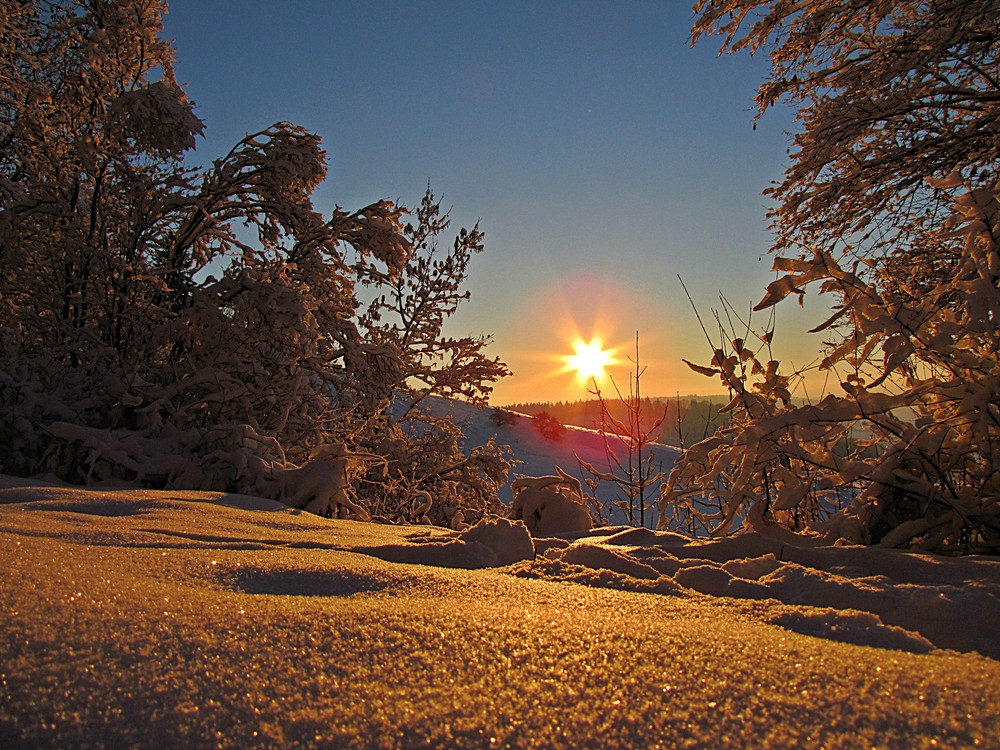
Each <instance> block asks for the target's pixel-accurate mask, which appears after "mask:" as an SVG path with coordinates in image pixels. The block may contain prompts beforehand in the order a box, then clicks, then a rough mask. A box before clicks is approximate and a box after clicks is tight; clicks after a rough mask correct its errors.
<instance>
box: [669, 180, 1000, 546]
mask: <svg viewBox="0 0 1000 750" xmlns="http://www.w3.org/2000/svg"><path fill="white" fill-rule="evenodd" d="M934 185H935V186H936V187H937V189H941V190H953V191H957V197H956V211H955V213H954V215H953V216H952V218H951V220H949V222H948V223H947V225H946V226H945V227H944V229H943V230H942V232H941V233H940V235H939V236H940V240H941V241H942V242H957V243H958V246H959V247H960V250H959V252H958V261H957V262H956V264H955V266H954V272H953V274H952V275H951V276H949V277H947V278H945V279H944V280H942V281H940V282H939V283H937V284H934V285H933V286H932V287H931V288H929V289H928V288H924V289H921V291H920V293H919V294H912V295H907V294H906V288H905V287H903V286H898V285H882V286H881V287H880V286H879V285H878V283H877V282H878V273H879V270H880V269H879V267H878V266H877V264H873V265H875V266H876V267H875V273H874V274H867V276H869V278H867V279H866V278H865V276H866V274H864V273H863V270H862V269H864V268H867V266H865V265H863V264H860V263H857V262H855V263H854V264H853V266H852V268H850V269H845V268H844V267H843V266H842V265H841V262H840V261H838V260H837V259H835V258H834V257H833V256H832V254H831V253H830V252H819V253H817V254H816V256H815V257H813V258H812V259H811V260H792V259H782V258H779V259H778V260H777V261H776V263H775V265H776V267H777V268H778V269H779V270H781V271H782V272H783V275H782V276H781V277H780V278H778V279H777V280H776V281H775V282H773V283H772V284H771V285H770V287H769V288H768V291H767V294H766V295H765V297H764V299H763V300H762V301H761V302H760V304H759V305H758V306H757V309H765V308H768V307H770V306H772V305H774V304H777V303H778V302H779V301H781V300H782V299H784V298H785V297H787V296H788V295H789V294H792V293H801V291H802V290H804V289H805V288H806V287H807V286H808V285H810V284H817V285H819V287H820V290H821V293H825V294H833V295H835V296H836V297H837V299H838V304H837V306H836V310H835V312H834V314H833V315H832V316H831V318H830V319H829V320H828V321H827V322H826V323H824V324H823V325H822V326H820V327H819V328H818V329H817V330H827V329H829V328H830V327H832V326H835V325H836V326H840V327H841V328H842V329H844V330H846V331H847V332H848V333H847V335H845V336H844V339H843V342H842V343H841V344H840V346H838V347H836V348H835V349H833V350H832V351H830V352H829V354H828V355H827V357H826V358H825V359H824V361H823V362H822V364H821V367H822V368H824V369H828V370H830V371H831V372H833V373H835V374H837V375H840V376H841V378H842V383H841V386H842V389H843V395H839V396H838V395H833V394H831V395H828V396H827V397H826V398H824V399H823V400H822V401H820V402H819V403H817V404H809V405H804V406H801V405H799V406H796V405H793V404H792V402H791V398H790V393H789V379H788V378H786V377H784V376H781V375H780V374H779V372H778V363H777V362H776V361H774V360H770V361H768V362H767V363H766V364H762V363H761V362H759V361H758V359H757V355H756V354H755V353H754V351H752V350H751V349H750V347H749V346H747V345H746V344H745V343H744V342H743V341H741V340H736V341H734V342H733V345H732V351H731V352H725V351H723V350H718V351H716V353H715V357H714V359H713V361H712V363H711V366H710V367H696V369H697V370H699V371H700V372H703V373H705V374H708V375H718V376H719V377H720V378H721V380H722V382H723V383H724V384H725V385H726V386H727V387H728V388H730V389H731V391H732V392H733V393H734V394H735V396H734V398H733V401H732V403H731V404H730V405H729V407H728V411H729V412H730V414H731V418H732V422H731V425H730V426H729V427H728V428H726V429H723V430H720V431H719V432H717V433H716V434H715V435H714V436H712V437H711V438H709V439H708V440H705V441H703V442H701V443H698V444H697V445H695V446H693V447H692V448H691V449H689V450H688V451H687V452H686V453H685V454H684V456H683V457H682V458H681V459H680V460H679V461H678V462H677V464H676V466H675V468H674V470H673V471H672V472H671V474H670V477H669V480H668V486H667V488H666V490H665V493H664V497H663V500H662V501H661V509H662V510H664V511H666V509H667V508H668V507H670V508H672V509H673V511H674V515H675V517H676V518H678V519H680V522H681V523H682V524H685V525H687V526H688V527H689V528H694V529H697V530H706V531H709V532H710V533H713V534H719V533H726V532H727V531H729V530H730V529H732V528H734V527H738V526H739V525H740V524H742V523H749V524H750V525H752V526H754V528H756V529H758V530H764V527H765V526H766V525H768V524H770V523H778V524H780V525H782V526H786V527H789V528H791V529H795V530H804V529H807V528H809V529H811V530H813V531H816V532H823V533H827V534H828V535H830V536H831V537H832V538H844V539H848V540H850V541H854V542H862V543H881V544H883V545H887V546H899V545H910V546H919V547H922V548H928V549H933V550H938V551H960V552H970V551H979V552H993V553H995V552H997V551H1000V449H998V446H1000V329H998V327H997V323H996V321H997V319H998V315H1000V288H998V284H997V278H998V271H1000V253H998V245H997V238H998V237H1000V199H998V196H1000V186H997V187H994V188H993V189H989V190H984V189H975V190H973V189H969V188H968V186H964V187H963V186H962V181H961V179H960V178H959V177H958V176H957V175H955V176H952V177H951V178H948V179H945V180H935V181H934ZM768 341H769V337H768Z"/></svg>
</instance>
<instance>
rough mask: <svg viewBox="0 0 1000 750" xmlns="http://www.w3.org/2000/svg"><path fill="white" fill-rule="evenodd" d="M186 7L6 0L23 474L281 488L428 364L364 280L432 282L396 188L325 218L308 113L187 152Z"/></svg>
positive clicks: (18, 466) (12, 340)
mask: <svg viewBox="0 0 1000 750" xmlns="http://www.w3.org/2000/svg"><path fill="white" fill-rule="evenodd" d="M164 11H165V3H164V2H162V1H161V0H116V1H115V2H108V1H107V0H58V1H56V0H53V1H52V2H43V1H42V0H36V1H35V2H23V1H22V0H0V146H2V147H0V435H2V436H3V441H4V444H5V445H6V446H8V450H6V451H5V452H4V455H3V457H2V458H0V470H3V471H7V472H13V473H19V474H33V473H40V472H53V473H56V474H58V475H60V476H62V477H64V478H68V479H73V480H86V479H91V478H104V477H109V476H116V477H121V478H127V479H136V480H141V481H145V482H149V483H154V484H158V485H167V486H189V487H190V486H198V487H203V488H207V487H216V488H220V489H241V490H245V491H263V489H266V488H268V487H277V486H278V485H280V484H281V482H278V480H277V479H276V477H278V476H279V475H280V476H282V477H286V478H287V476H297V475H289V474H287V472H288V471H291V470H292V469H293V468H294V466H295V465H296V464H305V463H306V462H308V461H310V459H312V458H314V457H315V456H317V455H319V454H322V455H327V454H330V449H329V448H328V446H331V445H334V446H340V448H338V450H339V451H340V453H338V455H340V454H341V453H342V454H343V455H345V456H346V455H348V454H349V455H351V456H367V455H369V453H367V452H366V451H365V446H364V444H363V443H364V442H365V439H366V436H367V435H369V434H370V433H371V431H372V429H373V427H372V425H373V422H374V421H375V417H376V415H377V414H378V409H377V408H376V407H375V405H377V404H384V403H385V401H386V399H388V398H390V397H391V396H392V395H393V393H394V391H393V389H394V388H395V387H396V385H397V384H398V383H399V382H400V378H401V377H402V378H403V379H404V380H405V379H406V378H408V377H409V376H410V375H411V374H414V373H411V372H408V371H407V370H406V369H405V361H404V360H403V359H401V357H402V355H403V354H405V353H406V352H407V351H408V350H407V348H406V347H394V346H390V345H388V344H387V342H386V341H385V340H383V339H381V338H379V337H378V336H375V335H374V331H373V330H372V329H371V328H370V327H368V326H367V325H365V326H360V327H359V322H360V321H359V318H358V315H357V309H358V306H359V301H358V295H357V293H356V287H357V282H358V277H359V274H360V276H361V280H362V281H366V282H367V281H369V280H370V279H371V278H373V277H375V276H376V275H377V276H378V278H379V279H380V280H381V281H382V283H385V284H389V285H397V286H399V285H401V284H404V283H411V282H402V281H401V280H400V279H401V277H402V276H403V275H405V274H408V273H413V272H414V269H415V268H418V267H419V266H415V265H414V264H415V263H416V261H415V259H414V258H415V255H414V253H415V249H417V250H419V249H420V247H419V242H417V238H416V237H414V236H412V232H411V231H410V230H408V229H407V227H406V226H405V225H404V217H405V215H406V210H405V209H404V208H402V207H398V206H395V205H393V204H392V203H389V202H387V201H378V202H375V203H373V204H371V205H369V206H367V207H365V208H362V209H360V210H357V211H346V210H343V209H341V208H340V207H339V206H338V207H336V208H335V209H334V210H333V212H332V213H331V215H330V216H329V217H324V216H323V215H321V214H320V213H319V212H318V211H317V210H316V209H315V208H314V207H313V204H312V197H311V196H312V193H313V190H314V189H315V188H316V187H317V186H318V185H319V184H320V183H321V182H322V181H323V180H324V179H325V177H326V155H325V153H324V151H323V150H322V147H321V142H320V138H319V137H318V136H316V135H314V134H311V133H309V132H307V131H305V130H304V129H302V128H300V127H296V126H294V125H291V124H289V123H284V122H279V123H276V124H275V125H273V126H271V127H269V128H266V129H264V130H262V131H260V132H256V133H253V134H249V135H247V136H246V137H245V138H243V139H242V140H241V141H240V142H239V143H238V144H236V146H235V147H233V148H232V149H231V150H230V151H229V152H228V153H227V154H225V155H224V156H222V157H220V158H218V159H216V160H214V161H213V162H212V164H211V166H209V167H207V168H188V167H185V165H184V164H183V163H182V157H183V156H184V154H185V152H186V151H188V150H190V149H191V148H192V147H193V145H194V143H195V138H196V137H197V136H198V135H199V134H200V133H201V132H202V129H203V124H202V123H201V121H200V120H199V119H198V118H197V117H196V116H195V115H194V113H193V109H192V104H191V102H190V101H189V100H188V99H187V96H186V94H185V92H184V91H183V90H182V88H181V87H180V86H179V85H178V84H177V82H176V80H175V78H174V73H173V67H172V60H173V51H172V48H171V46H170V44H169V43H167V42H164V41H163V40H162V39H161V38H160V33H161V31H162V26H161V17H162V14H163V13H164ZM476 241H477V242H478V239H477V240H476ZM359 269H361V270H359ZM463 270H464V269H463ZM436 283H440V284H446V281H445V280H444V278H443V277H438V278H435V279H430V280H428V281H427V282H426V284H427V288H428V292H427V294H436V293H437V291H438V289H437V287H435V284H436ZM452 291H453V290H450V291H449V292H448V293H452ZM451 309H452V308H444V309H442V308H435V313H434V315H437V316H438V318H440V317H441V316H442V315H443V316H445V317H446V316H447V315H448V314H450V311H451ZM423 314H424V310H421V309H418V310H414V311H413V316H412V318H411V326H412V328H413V329H414V330H419V331H420V332H421V333H420V335H421V336H423V337H424V340H429V339H430V338H432V337H433V334H432V333H428V332H427V329H426V327H425V322H424V320H423V319H422V318H421V316H422V315H423ZM427 314H428V315H431V313H429V312H428V313H427ZM438 318H435V320H437V319H438ZM505 372H506V371H505V369H504V368H503V367H502V365H500V364H499V363H497V368H496V370H495V373H494V376H495V377H499V376H500V375H502V374H505ZM465 375H467V376H468V378H469V379H468V380H466V381H465V382H464V383H463V382H461V379H462V377H463V376H465ZM476 377H477V374H476V373H470V372H456V373H455V376H454V379H453V380H452V381H451V383H450V387H451V389H452V390H451V391H450V392H456V393H464V392H465V391H466V390H467V389H470V388H471V389H473V390H474V389H475V388H476V387H477V386H476V385H469V383H472V382H483V379H482V378H481V379H480V381H475V378H476ZM484 377H485V379H487V380H488V378H489V376H484ZM445 392H448V391H445ZM324 446H327V448H324ZM411 447H412V446H411ZM321 448H322V449H324V450H325V451H326V453H323V451H322V450H321ZM413 450H415V451H417V452H419V448H418V447H413ZM331 455H332V454H331ZM327 463H330V465H331V466H334V464H336V467H337V471H338V472H339V474H338V476H340V474H345V472H344V470H343V467H342V466H341V464H343V463H344V462H343V461H340V463H337V462H335V461H334V462H329V461H328V462H327ZM376 463H378V462H376ZM311 465H312V464H311ZM319 465H320V464H315V466H319ZM310 471H311V473H310V472H306V474H308V475H309V477H310V481H313V480H315V476H314V475H316V474H317V471H318V470H310ZM303 476H305V474H303ZM345 476H346V474H345ZM337 481H338V482H340V483H341V484H342V483H343V482H342V480H341V479H338V480H337ZM262 488H263V489H262ZM291 494H295V493H294V492H292V493H291ZM338 496H339V495H338ZM351 502H352V503H353V502H354V501H353V500H352V501H351ZM340 505H342V506H344V507H347V506H346V503H340Z"/></svg>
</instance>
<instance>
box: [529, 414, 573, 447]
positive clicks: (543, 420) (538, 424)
mask: <svg viewBox="0 0 1000 750" xmlns="http://www.w3.org/2000/svg"><path fill="white" fill-rule="evenodd" d="M531 426H532V427H534V428H535V429H536V430H537V431H538V434H539V435H541V436H542V437H543V438H545V439H546V440H551V441H552V442H553V443H559V442H562V440H563V438H564V437H565V436H566V427H565V425H563V424H562V422H560V421H559V420H558V419H556V418H555V417H553V416H552V415H551V414H549V413H548V412H547V411H543V412H539V413H538V414H536V415H535V416H533V417H532V418H531Z"/></svg>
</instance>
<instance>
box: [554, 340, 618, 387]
mask: <svg viewBox="0 0 1000 750" xmlns="http://www.w3.org/2000/svg"><path fill="white" fill-rule="evenodd" d="M573 350H574V352H575V353H574V354H570V355H567V356H565V357H563V360H564V361H565V362H566V370H567V371H570V372H572V371H574V370H575V371H576V376H577V379H579V380H580V382H581V383H582V382H585V381H588V380H591V379H593V380H603V379H604V377H605V376H606V375H607V372H606V368H607V367H608V366H609V365H613V364H614V363H615V358H614V356H613V354H612V352H611V351H609V350H607V349H604V348H603V342H602V341H601V340H600V339H591V340H590V341H583V340H581V339H577V340H576V342H575V343H574V344H573Z"/></svg>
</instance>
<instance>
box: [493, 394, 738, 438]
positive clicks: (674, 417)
mask: <svg viewBox="0 0 1000 750" xmlns="http://www.w3.org/2000/svg"><path fill="white" fill-rule="evenodd" d="M727 403H729V398H728V397H726V396H674V397H670V398H644V399H643V400H642V410H641V415H642V421H643V424H644V425H646V424H649V425H652V424H654V423H655V422H656V420H658V419H659V418H660V417H662V416H663V414H664V410H666V418H665V419H664V420H663V424H662V425H661V426H660V430H659V435H658V437H656V441H657V442H659V443H664V444H666V445H675V446H678V447H682V448H683V447H686V446H690V445H693V444H694V443H697V442H698V441H699V440H703V439H704V438H706V437H708V436H709V435H711V434H712V433H714V432H715V430H716V428H717V427H719V426H725V425H726V424H728V416H727V415H726V414H722V413H720V411H719V410H720V409H721V408H722V407H723V406H725V405H726V404H727ZM605 404H606V406H607V409H608V411H609V412H610V414H611V415H612V416H613V417H615V418H616V419H622V420H624V419H626V418H627V414H628V410H627V409H626V408H625V405H624V404H623V403H622V402H621V401H619V400H618V399H608V400H606V401H605ZM502 408H504V409H506V410H509V411H514V412H519V413H521V414H528V415H530V416H535V415H538V414H542V413H547V414H549V415H550V416H552V417H554V418H555V419H556V420H558V421H559V422H561V423H562V424H565V425H576V426H577V427H586V428H589V429H600V426H601V419H602V411H601V402H600V401H599V400H598V399H590V400H586V401H558V402H555V403H523V404H510V405H508V406H504V407H502Z"/></svg>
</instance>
